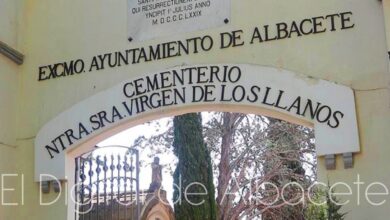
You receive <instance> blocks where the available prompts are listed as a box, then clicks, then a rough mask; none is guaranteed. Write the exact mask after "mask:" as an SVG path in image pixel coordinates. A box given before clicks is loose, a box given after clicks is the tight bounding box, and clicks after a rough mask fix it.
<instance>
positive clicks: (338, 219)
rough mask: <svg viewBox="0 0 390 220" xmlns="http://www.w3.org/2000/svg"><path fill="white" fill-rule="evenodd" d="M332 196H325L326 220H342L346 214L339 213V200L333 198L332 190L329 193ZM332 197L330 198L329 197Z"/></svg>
mask: <svg viewBox="0 0 390 220" xmlns="http://www.w3.org/2000/svg"><path fill="white" fill-rule="evenodd" d="M331 192H332V193H331V194H332V195H329V193H327V194H326V204H327V211H328V219H329V220H343V219H344V217H345V215H346V214H347V213H340V211H341V210H340V209H341V207H342V206H341V205H338V204H337V203H339V200H338V199H337V198H336V197H335V196H333V192H334V191H333V190H332V191H331ZM331 196H332V197H331Z"/></svg>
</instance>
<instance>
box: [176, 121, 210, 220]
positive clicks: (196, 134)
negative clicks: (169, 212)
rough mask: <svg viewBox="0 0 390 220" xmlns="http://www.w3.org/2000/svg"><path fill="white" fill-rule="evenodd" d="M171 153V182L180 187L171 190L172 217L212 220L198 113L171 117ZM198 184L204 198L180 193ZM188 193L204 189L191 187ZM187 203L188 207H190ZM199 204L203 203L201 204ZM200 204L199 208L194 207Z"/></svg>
mask: <svg viewBox="0 0 390 220" xmlns="http://www.w3.org/2000/svg"><path fill="white" fill-rule="evenodd" d="M173 147H174V153H175V155H176V156H177V157H178V159H179V161H178V164H177V166H176V170H175V172H174V176H173V178H174V183H175V184H176V185H178V186H180V187H181V190H180V191H179V189H178V188H177V187H175V189H174V194H173V197H174V201H178V202H176V203H175V217H176V219H183V220H184V219H186V220H187V219H188V220H214V219H216V204H215V195H214V194H215V189H214V184H213V174H212V166H211V158H210V154H209V151H208V149H207V147H206V144H205V143H204V141H203V135H202V123H201V116H200V114H196V113H191V114H185V115H181V116H176V117H175V118H174V142H173ZM192 183H201V184H202V185H204V186H205V187H206V189H207V195H192V196H191V195H190V196H187V198H188V199H186V197H185V195H184V193H185V189H186V187H187V186H188V185H189V184H192ZM188 192H190V193H203V192H205V190H204V188H203V187H201V186H199V185H193V186H192V187H190V188H189V190H188ZM188 201H190V202H191V203H192V204H190V203H189V202H188ZM202 201H204V202H203V203H202ZM198 203H202V204H200V205H194V204H198Z"/></svg>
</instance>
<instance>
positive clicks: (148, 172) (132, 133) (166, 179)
mask: <svg viewBox="0 0 390 220" xmlns="http://www.w3.org/2000/svg"><path fill="white" fill-rule="evenodd" d="M168 120H169V119H168V118H162V119H159V120H158V121H159V122H160V123H161V124H166V123H167V122H168ZM154 133H155V127H154V124H153V122H152V123H145V124H142V125H138V126H135V127H132V128H129V129H127V130H125V131H123V132H120V133H118V134H116V135H114V136H111V137H110V138H108V139H106V140H104V141H102V142H100V143H99V144H98V146H99V147H106V146H112V145H121V146H127V147H130V146H131V145H132V144H133V142H134V140H135V139H136V138H137V137H139V136H141V135H144V136H145V137H146V138H148V137H150V136H151V135H153V134H154ZM160 147H164V146H160ZM111 151H112V150H110V149H107V150H106V149H105V150H101V151H100V152H101V153H102V154H106V153H108V154H111ZM139 154H140V161H145V163H144V164H143V166H142V167H141V168H140V190H147V189H149V185H150V183H151V181H152V168H151V163H152V162H153V156H152V157H149V156H150V154H151V151H150V150H149V149H148V148H146V149H145V150H142V149H139ZM156 156H158V157H159V158H160V164H161V165H163V166H164V165H168V164H172V163H174V162H175V161H176V160H177V159H176V157H175V156H174V155H173V154H170V153H164V154H161V155H156ZM162 176H163V181H162V186H163V189H164V190H166V191H167V199H168V201H169V202H170V203H171V204H172V196H173V177H172V175H171V173H170V171H169V170H168V169H167V168H163V172H162Z"/></svg>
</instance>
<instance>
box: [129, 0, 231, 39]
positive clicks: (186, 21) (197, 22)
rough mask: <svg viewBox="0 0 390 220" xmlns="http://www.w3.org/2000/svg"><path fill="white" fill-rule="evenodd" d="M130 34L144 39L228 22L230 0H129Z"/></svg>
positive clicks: (131, 36) (132, 36)
mask: <svg viewBox="0 0 390 220" xmlns="http://www.w3.org/2000/svg"><path fill="white" fill-rule="evenodd" d="M127 18H128V19H127V20H128V25H127V28H128V38H129V40H131V41H143V40H149V39H153V38H158V37H166V36H170V35H175V34H177V33H185V32H191V31H197V30H202V29H207V28H212V27H218V26H221V25H224V24H225V23H227V22H229V20H230V0H128V9H127Z"/></svg>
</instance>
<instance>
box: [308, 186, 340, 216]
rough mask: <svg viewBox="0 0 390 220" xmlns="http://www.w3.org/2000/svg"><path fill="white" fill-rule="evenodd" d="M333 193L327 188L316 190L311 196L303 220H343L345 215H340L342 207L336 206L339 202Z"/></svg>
mask: <svg viewBox="0 0 390 220" xmlns="http://www.w3.org/2000/svg"><path fill="white" fill-rule="evenodd" d="M329 192H331V193H329ZM333 193H334V191H333V190H330V188H329V187H328V188H327V190H317V191H316V192H315V193H314V195H312V203H310V204H309V205H308V206H307V208H306V211H305V219H308V220H312V219H313V220H343V219H344V218H345V216H346V214H347V213H341V208H342V206H341V205H338V204H337V203H339V200H338V199H337V198H336V197H335V196H334V195H333ZM325 201H326V202H325Z"/></svg>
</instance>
